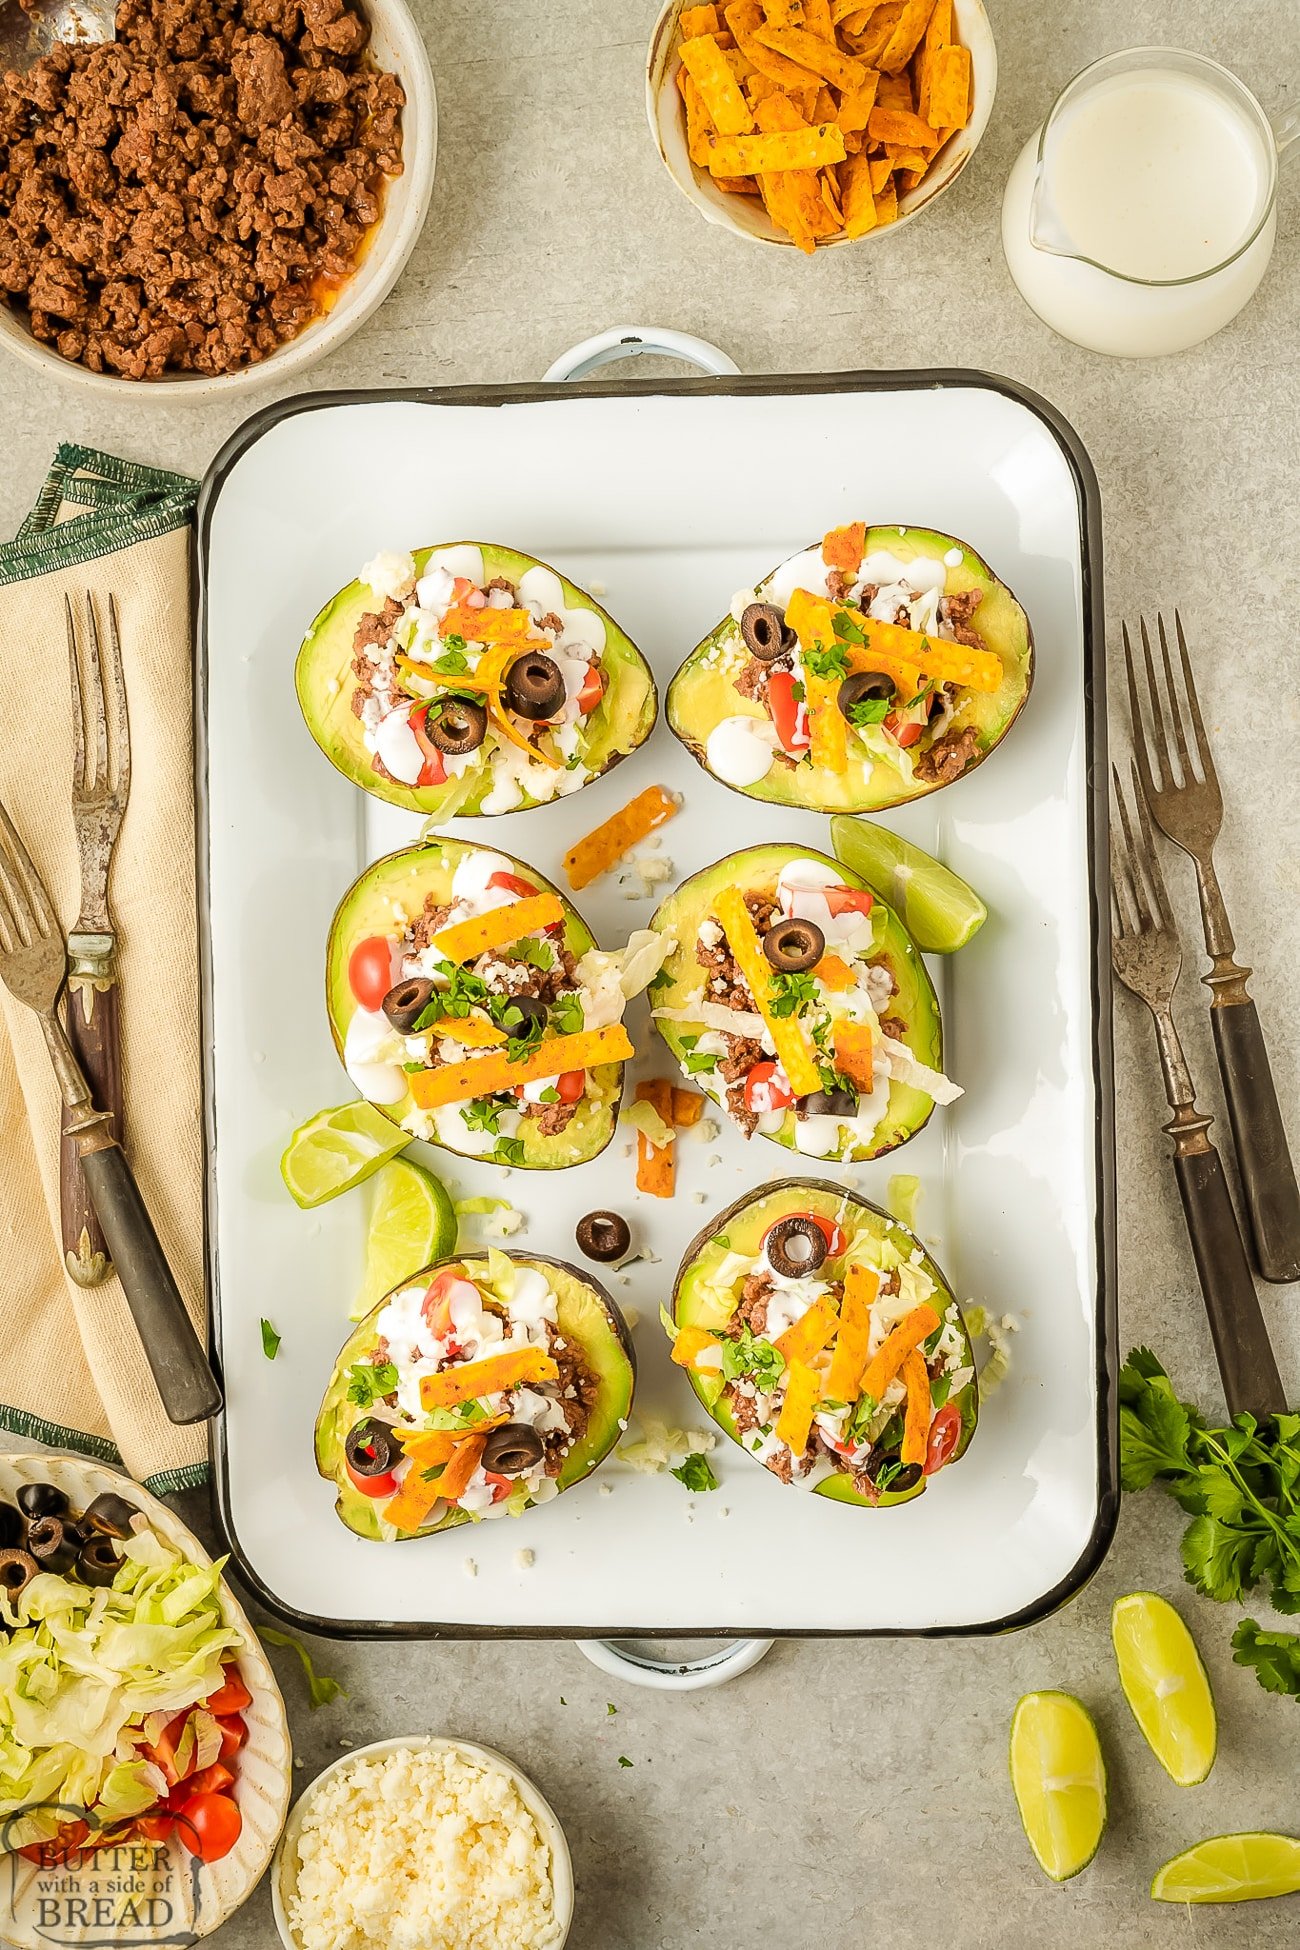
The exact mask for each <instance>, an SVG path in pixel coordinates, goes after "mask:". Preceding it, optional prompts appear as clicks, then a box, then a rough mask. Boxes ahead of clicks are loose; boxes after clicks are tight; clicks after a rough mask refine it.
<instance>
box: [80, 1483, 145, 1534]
mask: <svg viewBox="0 0 1300 1950" xmlns="http://www.w3.org/2000/svg"><path fill="white" fill-rule="evenodd" d="M138 1514H139V1513H138V1512H137V1510H136V1507H135V1505H134V1503H128V1502H127V1500H126V1498H125V1497H124V1496H116V1495H114V1493H113V1491H112V1490H105V1491H104V1493H103V1495H102V1496H97V1497H96V1498H95V1500H94V1502H93V1503H88V1504H87V1505H86V1509H85V1513H84V1515H83V1516H82V1519H81V1521H82V1523H83V1524H84V1525H89V1527H90V1529H91V1530H102V1531H103V1532H104V1534H105V1535H106V1536H108V1537H129V1536H130V1535H131V1525H132V1521H133V1519H134V1518H135V1517H136V1516H137V1515H138Z"/></svg>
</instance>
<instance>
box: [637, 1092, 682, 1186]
mask: <svg viewBox="0 0 1300 1950" xmlns="http://www.w3.org/2000/svg"><path fill="white" fill-rule="evenodd" d="M636 1100H637V1102H638V1103H639V1104H649V1105H650V1107H651V1108H652V1109H653V1110H655V1111H657V1112H658V1114H659V1116H660V1117H661V1118H662V1119H663V1121H664V1123H665V1124H666V1125H667V1126H668V1128H669V1130H671V1129H672V1124H673V1086H672V1084H671V1082H670V1081H669V1079H668V1078H667V1077H643V1078H642V1080H641V1082H640V1083H638V1085H637V1087H636ZM676 1154H677V1146H676V1145H675V1144H673V1143H668V1144H651V1142H650V1140H649V1138H648V1137H647V1136H646V1135H645V1133H644V1131H638V1132H637V1134H636V1188H637V1190H638V1191H639V1192H649V1193H650V1195H651V1197H652V1198H671V1197H672V1195H673V1188H674V1184H675V1182H676V1176H677V1156H676Z"/></svg>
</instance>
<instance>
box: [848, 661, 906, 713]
mask: <svg viewBox="0 0 1300 1950" xmlns="http://www.w3.org/2000/svg"><path fill="white" fill-rule="evenodd" d="M897 689H898V686H897V684H895V682H894V680H893V678H892V677H891V676H890V675H889V673H888V672H887V671H884V670H855V671H854V672H853V673H852V675H851V676H849V677H846V678H845V679H844V682H843V683H842V684H841V685H840V688H839V693H838V695H837V697H836V700H835V701H836V703H837V704H838V705H839V707H840V710H841V711H842V712H843V713H844V716H845V717H846V718H847V717H848V715H849V713H850V712H851V710H852V709H853V706H854V705H855V704H865V703H867V702H868V701H869V700H874V701H876V702H882V703H885V704H887V703H888V702H889V700H890V698H892V697H893V696H894V694H895V692H896V691H897Z"/></svg>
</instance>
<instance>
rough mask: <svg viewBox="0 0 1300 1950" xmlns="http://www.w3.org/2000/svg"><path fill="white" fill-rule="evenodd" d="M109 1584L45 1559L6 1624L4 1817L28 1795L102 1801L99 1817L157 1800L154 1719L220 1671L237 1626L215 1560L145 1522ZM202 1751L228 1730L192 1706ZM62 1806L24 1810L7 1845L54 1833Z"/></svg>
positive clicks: (0, 1732) (1, 1662)
mask: <svg viewBox="0 0 1300 1950" xmlns="http://www.w3.org/2000/svg"><path fill="white" fill-rule="evenodd" d="M121 1556H122V1562H121V1565H120V1567H119V1569H118V1572H117V1575H116V1577H115V1578H114V1580H113V1583H112V1584H111V1585H108V1586H103V1587H100V1588H99V1589H94V1588H92V1587H90V1586H87V1585H81V1584H74V1583H73V1582H72V1581H71V1580H70V1579H65V1578H62V1577H58V1576H56V1575H54V1574H53V1573H51V1572H42V1573H40V1574H39V1575H38V1576H36V1577H34V1578H33V1579H32V1581H31V1583H30V1584H29V1585H28V1586H27V1587H26V1589H25V1590H24V1591H23V1592H22V1594H21V1595H20V1597H19V1598H18V1600H17V1602H16V1604H13V1605H9V1604H6V1605H5V1612H6V1622H8V1623H10V1624H11V1625H12V1627H13V1629H12V1630H11V1632H10V1633H9V1635H8V1637H2V1636H0V1822H4V1821H5V1820H6V1818H7V1817H9V1816H11V1815H14V1814H16V1813H17V1811H18V1810H20V1809H25V1808H30V1807H32V1806H33V1804H39V1803H46V1804H59V1805H61V1806H62V1807H64V1808H69V1807H80V1808H92V1807H93V1808H94V1809H95V1810H96V1811H97V1813H98V1814H99V1815H101V1816H102V1818H103V1819H105V1820H107V1819H109V1818H112V1819H117V1818H119V1817H125V1816H126V1815H128V1814H138V1813H139V1812H140V1811H141V1810H142V1809H143V1808H145V1807H148V1806H149V1805H150V1804H151V1802H152V1801H154V1800H156V1799H157V1797H158V1793H159V1788H160V1777H158V1774H157V1770H156V1769H154V1768H152V1767H151V1766H149V1764H148V1763H147V1762H146V1761H145V1760H144V1759H143V1757H142V1756H141V1755H140V1754H139V1752H138V1748H139V1747H140V1746H141V1745H142V1744H144V1743H145V1742H146V1741H147V1739H148V1737H149V1731H148V1730H149V1729H150V1728H151V1727H152V1728H154V1729H156V1728H157V1727H158V1726H159V1724H165V1722H166V1721H167V1720H168V1719H170V1718H171V1717H172V1716H173V1715H175V1714H177V1713H180V1712H183V1711H184V1710H185V1709H186V1708H187V1707H191V1706H194V1705H196V1704H197V1702H198V1701H200V1700H203V1699H206V1698H207V1697H208V1696H209V1694H211V1693H214V1692H216V1690H217V1688H218V1687H219V1686H220V1685H221V1684H222V1676H221V1667H222V1663H223V1661H226V1660H229V1659H230V1658H231V1656H232V1655H233V1654H235V1653H237V1652H238V1651H239V1648H240V1645H241V1643H242V1640H241V1637H240V1634H239V1632H238V1631H237V1630H236V1628H235V1627H234V1626H233V1625H230V1624H227V1622H226V1621H225V1619H224V1618H223V1616H222V1605H221V1595H220V1583H221V1570H222V1565H223V1564H224V1562H225V1560H224V1559H222V1560H220V1562H218V1563H216V1564H213V1565H211V1566H209V1567H208V1568H207V1569H206V1570H204V1569H200V1567H199V1566H198V1565H195V1564H191V1563H189V1562H187V1560H186V1559H185V1558H184V1557H182V1555H181V1553H180V1552H179V1551H178V1550H175V1549H174V1548H173V1547H172V1546H171V1545H170V1544H167V1543H165V1542H164V1541H163V1539H162V1538H161V1537H159V1536H157V1534H156V1533H155V1532H153V1531H151V1530H140V1531H138V1532H137V1533H136V1534H135V1535H133V1536H131V1537H128V1538H127V1539H126V1540H125V1541H124V1543H123V1544H122V1548H121ZM187 1737H190V1738H192V1739H193V1740H194V1742H195V1743H196V1747H197V1753H198V1758H199V1764H200V1765H203V1764H204V1756H205V1755H209V1754H210V1755H215V1753H216V1751H217V1749H218V1747H219V1745H220V1735H219V1731H218V1729H217V1727H216V1723H215V1721H213V1720H212V1717H211V1715H210V1714H197V1715H195V1716H194V1723H193V1732H192V1734H189V1735H188V1736H187ZM57 1821H58V1817H57V1815H56V1814H55V1813H54V1812H52V1811H50V1810H49V1809H47V1810H46V1811H43V1812H38V1813H34V1814H31V1815H24V1816H22V1817H21V1818H20V1819H19V1820H18V1821H15V1822H13V1823H12V1824H11V1825H10V1826H9V1827H8V1829H7V1830H6V1835H7V1839H8V1842H9V1846H10V1847H11V1848H15V1847H19V1846H21V1845H22V1844H24V1843H26V1842H28V1841H41V1840H45V1839H48V1837H49V1836H51V1835H52V1834H53V1833H54V1832H55V1829H56V1827H57Z"/></svg>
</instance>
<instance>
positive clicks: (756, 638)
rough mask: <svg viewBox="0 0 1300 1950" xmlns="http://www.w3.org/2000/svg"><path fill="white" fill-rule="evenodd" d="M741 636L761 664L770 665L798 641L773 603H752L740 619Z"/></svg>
mask: <svg viewBox="0 0 1300 1950" xmlns="http://www.w3.org/2000/svg"><path fill="white" fill-rule="evenodd" d="M740 634H741V635H742V636H743V637H744V639H745V644H746V647H747V649H749V650H750V652H751V653H752V654H753V655H754V656H755V657H757V658H758V660H759V662H760V663H763V664H770V663H773V662H775V660H776V659H777V658H778V657H780V656H783V655H784V654H785V652H786V651H787V650H789V649H790V648H792V646H793V644H794V643H795V642H797V641H798V639H797V638H796V637H795V634H794V631H793V630H787V628H786V621H785V618H784V616H783V615H782V614H781V612H780V610H779V609H777V608H776V606H775V604H773V603H750V604H749V605H748V607H747V608H746V609H745V611H744V613H743V615H742V616H741V619H740Z"/></svg>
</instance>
